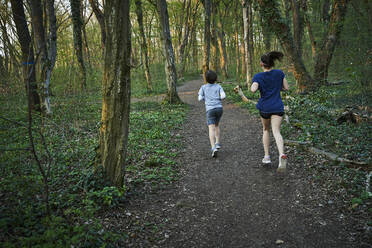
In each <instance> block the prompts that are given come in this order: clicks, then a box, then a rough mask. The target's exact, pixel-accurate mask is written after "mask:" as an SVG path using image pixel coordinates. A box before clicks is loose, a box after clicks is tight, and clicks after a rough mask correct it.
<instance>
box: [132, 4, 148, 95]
mask: <svg viewBox="0 0 372 248" xmlns="http://www.w3.org/2000/svg"><path fill="white" fill-rule="evenodd" d="M135 4H136V15H137V21H138V27H139V31H140V36H141V37H140V39H141V41H140V44H141V53H142V58H143V62H144V63H143V64H144V69H145V77H146V82H147V90H148V91H152V84H151V75H150V67H149V57H148V52H147V43H146V36H145V31H144V28H143V13H142V2H141V0H135Z"/></svg>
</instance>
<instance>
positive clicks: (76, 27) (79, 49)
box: [70, 0, 87, 90]
mask: <svg viewBox="0 0 372 248" xmlns="http://www.w3.org/2000/svg"><path fill="white" fill-rule="evenodd" d="M70 4H71V17H72V26H73V36H74V50H75V55H76V58H77V61H78V63H79V67H80V80H79V81H80V83H81V84H80V87H81V89H82V90H83V89H85V88H86V87H87V71H86V68H85V61H84V57H83V38H82V35H81V28H82V26H83V21H82V20H81V0H70Z"/></svg>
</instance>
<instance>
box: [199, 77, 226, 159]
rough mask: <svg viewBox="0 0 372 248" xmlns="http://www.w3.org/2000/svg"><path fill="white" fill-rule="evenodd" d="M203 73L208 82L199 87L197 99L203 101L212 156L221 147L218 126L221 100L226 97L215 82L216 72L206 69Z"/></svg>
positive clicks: (221, 110)
mask: <svg viewBox="0 0 372 248" xmlns="http://www.w3.org/2000/svg"><path fill="white" fill-rule="evenodd" d="M205 75H206V80H207V82H208V83H207V84H204V85H202V87H200V90H199V94H198V100H199V101H202V100H204V102H205V109H206V111H207V125H208V129H209V141H210V142H211V151H212V157H216V156H217V151H218V150H219V149H220V148H221V144H220V126H219V122H220V119H221V116H222V112H223V109H222V101H221V100H222V99H224V98H225V97H226V94H225V92H224V91H223V89H222V87H221V86H220V85H219V84H216V81H217V74H216V73H215V72H214V71H207V72H206V74H205Z"/></svg>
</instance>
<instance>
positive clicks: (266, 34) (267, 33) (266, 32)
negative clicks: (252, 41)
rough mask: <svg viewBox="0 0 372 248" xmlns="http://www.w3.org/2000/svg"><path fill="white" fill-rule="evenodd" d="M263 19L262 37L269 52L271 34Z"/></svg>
mask: <svg viewBox="0 0 372 248" xmlns="http://www.w3.org/2000/svg"><path fill="white" fill-rule="evenodd" d="M260 19H261V28H262V36H263V42H264V45H265V50H266V52H269V51H270V50H271V32H270V28H269V27H268V26H267V24H266V23H265V22H264V21H263V20H262V18H260Z"/></svg>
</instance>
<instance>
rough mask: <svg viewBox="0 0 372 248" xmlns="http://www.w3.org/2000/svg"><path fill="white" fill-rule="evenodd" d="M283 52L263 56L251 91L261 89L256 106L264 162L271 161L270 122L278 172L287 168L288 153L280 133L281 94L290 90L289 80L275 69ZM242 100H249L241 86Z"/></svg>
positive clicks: (239, 92)
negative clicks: (276, 154) (258, 114)
mask: <svg viewBox="0 0 372 248" xmlns="http://www.w3.org/2000/svg"><path fill="white" fill-rule="evenodd" d="M282 58H283V53H281V52H276V51H272V52H269V53H266V54H264V55H262V56H261V61H260V66H261V68H262V69H263V72H259V73H257V74H255V75H254V77H253V80H252V82H253V83H252V86H251V91H252V92H253V93H255V92H256V91H257V90H259V91H260V95H261V97H260V99H259V100H258V103H257V105H256V108H257V109H258V110H259V111H260V116H261V122H262V127H263V136H262V143H263V146H264V150H265V156H264V158H263V159H262V163H264V164H269V163H271V159H270V153H269V149H270V133H269V130H270V124H271V128H272V132H273V135H274V138H275V142H276V146H277V147H278V151H279V154H280V155H279V166H278V172H282V171H285V170H286V166H287V155H286V154H285V153H284V144H283V137H282V135H281V134H280V125H281V123H282V118H283V115H284V104H283V101H282V98H281V95H280V91H281V90H288V88H289V87H288V82H287V80H286V79H285V75H284V73H283V72H282V71H281V70H278V69H273V67H274V65H275V63H274V62H275V60H279V61H280V60H281V59H282ZM236 91H237V92H238V94H239V95H240V96H241V97H242V100H243V101H245V102H248V99H247V98H246V97H245V96H244V94H243V91H242V90H241V88H240V87H238V88H236Z"/></svg>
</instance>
